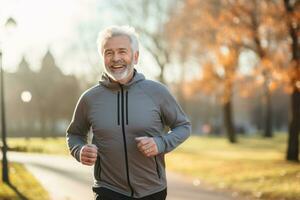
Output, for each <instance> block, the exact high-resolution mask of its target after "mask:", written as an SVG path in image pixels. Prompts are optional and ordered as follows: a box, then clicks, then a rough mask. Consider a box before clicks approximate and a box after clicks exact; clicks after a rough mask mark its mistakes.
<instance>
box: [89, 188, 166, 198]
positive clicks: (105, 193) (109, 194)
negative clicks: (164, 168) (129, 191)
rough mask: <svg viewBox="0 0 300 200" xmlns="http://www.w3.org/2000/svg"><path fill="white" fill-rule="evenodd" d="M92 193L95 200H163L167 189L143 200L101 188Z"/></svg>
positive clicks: (94, 189)
mask: <svg viewBox="0 0 300 200" xmlns="http://www.w3.org/2000/svg"><path fill="white" fill-rule="evenodd" d="M93 191H94V195H95V200H138V199H139V200H165V199H166V197H167V189H164V190H163V191H161V192H157V193H155V194H152V195H149V196H146V197H143V198H132V197H128V196H125V195H122V194H120V193H117V192H114V191H112V190H109V189H107V188H103V187H100V188H93Z"/></svg>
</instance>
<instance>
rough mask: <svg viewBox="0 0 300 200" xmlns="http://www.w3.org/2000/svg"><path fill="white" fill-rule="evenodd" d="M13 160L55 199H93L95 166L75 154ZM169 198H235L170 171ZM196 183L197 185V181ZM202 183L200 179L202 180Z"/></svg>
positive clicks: (16, 156)
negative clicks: (92, 188) (92, 187)
mask: <svg viewBox="0 0 300 200" xmlns="http://www.w3.org/2000/svg"><path fill="white" fill-rule="evenodd" d="M8 159H9V160H10V161H15V162H20V163H23V164H24V165H25V166H26V168H27V169H28V170H29V171H30V172H31V173H32V174H33V175H34V176H35V177H36V178H37V179H38V180H39V181H40V183H41V184H42V185H43V186H44V188H45V189H46V190H47V191H48V192H49V194H50V196H51V199H53V200H82V199H93V195H92V191H91V186H92V183H93V181H92V177H93V175H92V172H93V169H92V167H89V166H84V165H82V164H80V163H78V162H77V161H76V160H75V159H74V158H72V157H71V156H61V155H45V154H33V153H16V152H9V154H8ZM167 176H168V198H167V200H234V199H240V198H233V197H231V195H230V194H229V193H224V192H217V191H214V190H211V189H204V188H202V187H201V184H197V182H198V181H197V180H196V184H195V180H192V179H189V178H186V177H184V176H181V175H178V174H175V173H171V172H168V173H167ZM193 182H194V184H193ZM198 183H199V182H198Z"/></svg>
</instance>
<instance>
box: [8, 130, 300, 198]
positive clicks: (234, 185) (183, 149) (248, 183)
mask: <svg viewBox="0 0 300 200" xmlns="http://www.w3.org/2000/svg"><path fill="white" fill-rule="evenodd" d="M286 140H287V137H286V134H277V135H275V137H274V138H271V139H263V138H260V137H257V136H256V137H240V138H239V142H238V143H237V144H230V143H229V142H228V141H227V139H226V138H220V137H196V136H193V137H191V138H189V139H188V140H187V141H186V142H185V143H183V144H182V145H181V146H179V147H178V148H177V149H176V150H175V151H173V152H172V153H170V154H167V168H168V169H169V170H172V171H175V172H179V173H181V174H184V175H187V176H189V177H191V178H193V179H194V183H195V184H196V185H197V184H199V183H201V182H204V183H208V184H209V185H212V186H214V188H216V189H225V190H230V191H233V194H234V195H239V194H246V195H250V196H253V197H254V198H257V199H266V200H273V199H274V200H275V199H276V200H277V199H278V200H300V163H291V162H286V161H285V150H286V143H287V141H286ZM8 144H9V146H10V147H13V148H15V147H18V148H19V149H22V148H23V149H25V150H26V151H33V152H43V153H59V154H68V151H67V147H66V142H65V138H58V139H55V138H54V139H53V138H50V139H38V138H33V139H30V140H25V139H9V140H8Z"/></svg>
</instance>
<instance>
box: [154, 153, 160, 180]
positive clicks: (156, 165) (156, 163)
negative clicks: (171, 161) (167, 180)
mask: <svg viewBox="0 0 300 200" xmlns="http://www.w3.org/2000/svg"><path fill="white" fill-rule="evenodd" d="M154 161H155V167H156V173H157V176H158V179H160V178H161V173H160V169H159V165H158V162H157V157H156V156H155V157H154Z"/></svg>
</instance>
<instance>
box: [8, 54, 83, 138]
mask: <svg viewBox="0 0 300 200" xmlns="http://www.w3.org/2000/svg"><path fill="white" fill-rule="evenodd" d="M6 82H7V85H6V88H7V90H6V91H7V92H6V93H7V95H6V102H7V118H8V121H7V123H8V124H7V125H8V130H9V136H22V137H24V136H25V137H31V136H38V137H55V136H63V135H64V132H65V128H66V126H67V125H68V123H69V120H70V119H71V117H72V113H73V109H74V105H76V102H77V99H78V97H79V95H80V93H81V92H82V90H80V88H79V81H78V80H77V78H76V77H75V76H72V75H64V74H63V73H62V72H61V71H60V68H59V67H58V66H57V65H56V63H55V59H54V57H53V55H52V54H51V52H50V51H47V53H46V54H45V56H44V58H43V59H42V62H41V68H40V70H39V71H37V72H34V71H32V70H31V68H30V67H29V63H28V62H27V61H26V59H25V58H24V57H23V59H22V61H21V62H20V64H19V66H18V70H17V71H16V72H15V73H7V74H6ZM24 95H25V96H24ZM26 95H27V97H26Z"/></svg>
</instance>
